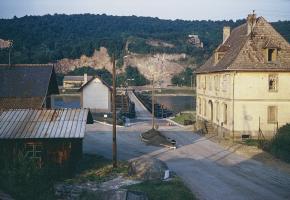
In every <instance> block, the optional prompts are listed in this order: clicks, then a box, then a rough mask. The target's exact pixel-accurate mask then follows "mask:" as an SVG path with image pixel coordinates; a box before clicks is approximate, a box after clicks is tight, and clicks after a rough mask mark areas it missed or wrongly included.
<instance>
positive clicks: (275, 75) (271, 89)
mask: <svg viewBox="0 0 290 200" xmlns="http://www.w3.org/2000/svg"><path fill="white" fill-rule="evenodd" d="M273 77H274V78H275V81H276V83H275V85H276V87H275V88H274V89H273V88H270V80H271V78H273ZM278 83H279V76H278V74H269V75H268V91H269V92H278V86H279V85H278Z"/></svg>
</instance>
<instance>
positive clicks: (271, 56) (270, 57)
mask: <svg viewBox="0 0 290 200" xmlns="http://www.w3.org/2000/svg"><path fill="white" fill-rule="evenodd" d="M276 59H277V49H267V61H268V62H273V61H276Z"/></svg>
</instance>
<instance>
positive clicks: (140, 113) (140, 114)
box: [128, 91, 152, 120]
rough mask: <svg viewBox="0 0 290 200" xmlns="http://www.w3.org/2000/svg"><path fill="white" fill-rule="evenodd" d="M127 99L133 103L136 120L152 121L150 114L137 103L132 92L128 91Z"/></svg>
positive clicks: (137, 100)
mask: <svg viewBox="0 0 290 200" xmlns="http://www.w3.org/2000/svg"><path fill="white" fill-rule="evenodd" d="M128 95H129V98H130V99H131V101H133V102H134V103H135V111H136V117H137V118H138V119H143V120H148V119H152V115H151V113H150V112H149V111H148V110H147V109H146V108H145V106H144V105H143V104H142V103H141V102H140V101H139V99H138V98H137V97H136V96H135V94H134V93H133V92H132V91H128Z"/></svg>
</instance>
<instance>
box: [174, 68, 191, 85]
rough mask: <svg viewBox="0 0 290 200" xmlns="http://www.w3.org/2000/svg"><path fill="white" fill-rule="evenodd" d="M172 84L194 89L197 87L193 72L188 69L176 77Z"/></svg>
mask: <svg viewBox="0 0 290 200" xmlns="http://www.w3.org/2000/svg"><path fill="white" fill-rule="evenodd" d="M171 82H172V84H174V85H178V86H188V87H193V86H194V85H195V76H194V74H193V70H192V69H191V68H189V67H187V68H186V69H185V70H184V71H182V72H180V73H179V74H177V75H174V76H173V77H172V79H171Z"/></svg>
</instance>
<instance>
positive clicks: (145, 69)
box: [56, 47, 188, 86]
mask: <svg viewBox="0 0 290 200" xmlns="http://www.w3.org/2000/svg"><path fill="white" fill-rule="evenodd" d="M186 59H187V55H186V54H155V55H149V54H145V55H143V54H134V53H130V54H129V55H127V56H125V57H124V66H123V68H122V69H120V70H118V71H117V73H118V72H121V71H124V69H125V67H126V66H129V65H130V66H133V67H137V68H138V69H139V71H140V72H141V73H142V74H143V75H144V76H145V77H146V78H147V79H149V80H151V79H152V75H153V74H154V79H155V80H159V84H161V85H163V86H166V85H170V84H171V78H172V76H173V75H175V74H178V73H180V72H181V71H183V70H184V69H185V68H186V67H187V66H188V64H187V62H184V61H185V60H186ZM83 66H90V67H93V68H95V69H102V68H105V69H107V70H108V71H110V72H111V71H112V63H111V58H110V56H109V54H108V51H107V49H106V48H104V47H101V48H100V50H95V52H94V54H93V55H92V56H91V57H88V56H85V55H83V56H81V57H80V58H79V59H67V58H64V59H62V60H60V61H59V62H58V63H57V64H56V71H57V72H58V73H64V74H65V73H67V72H69V71H72V70H74V69H76V68H80V67H83Z"/></svg>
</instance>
